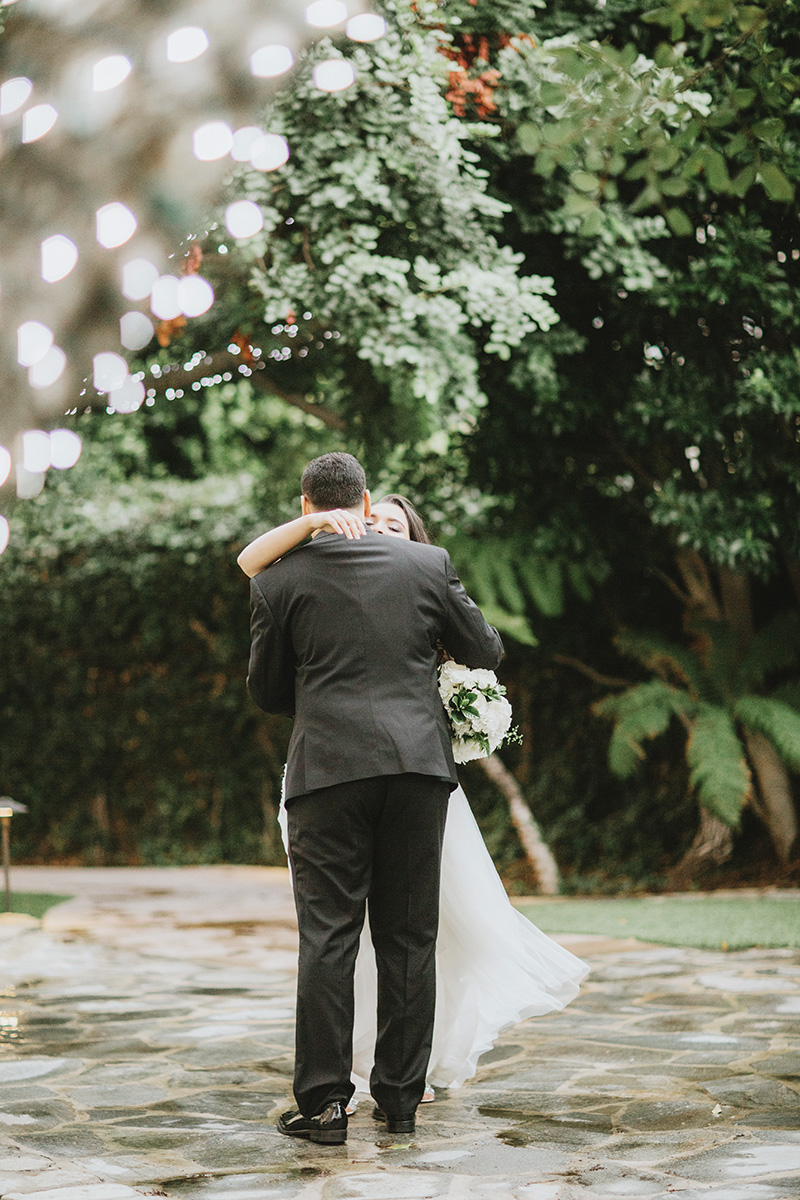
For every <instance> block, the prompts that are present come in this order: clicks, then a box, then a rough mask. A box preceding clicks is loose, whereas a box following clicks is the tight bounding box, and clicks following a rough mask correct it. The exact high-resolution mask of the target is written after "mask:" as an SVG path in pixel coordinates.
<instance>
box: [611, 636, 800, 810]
mask: <svg viewBox="0 0 800 1200" xmlns="http://www.w3.org/2000/svg"><path fill="white" fill-rule="evenodd" d="M700 635H701V637H700V643H699V645H698V648H697V649H696V650H688V649H686V648H684V647H681V646H675V645H673V644H671V643H669V642H666V641H663V640H661V639H659V638H657V637H650V636H649V635H647V634H641V633H625V634H623V635H621V636H620V637H618V638H617V645H618V646H619V649H620V650H622V651H623V653H625V654H628V655H629V656H630V657H632V658H635V659H636V660H637V661H638V662H640V663H641V664H642V665H643V666H644V667H646V668H647V669H648V670H650V671H652V672H653V673H654V675H655V676H656V678H655V679H651V680H649V681H648V682H646V683H638V684H634V685H633V686H631V687H629V688H627V689H626V690H625V691H624V692H622V693H619V694H614V695H610V696H606V697H604V698H603V699H602V700H600V701H599V702H598V703H597V704H595V706H594V710H593V711H594V712H595V713H597V714H598V715H600V716H605V717H611V718H612V719H613V721H614V730H613V733H612V735H611V741H610V744H609V753H608V758H609V766H610V768H611V770H612V771H613V772H614V774H616V775H618V776H620V777H621V778H626V777H627V776H629V775H631V773H632V772H633V771H634V769H635V768H636V766H637V764H638V763H639V761H640V760H641V759H642V758H643V757H644V755H645V748H644V743H645V742H647V741H650V740H652V739H653V738H655V737H657V736H658V735H659V734H661V733H663V732H665V730H666V729H667V727H668V726H669V724H670V723H671V721H672V720H673V718H675V717H677V718H678V719H679V720H680V721H681V722H682V723H683V725H684V727H685V728H686V731H687V742H686V758H687V762H688V764H689V768H690V772H691V774H690V778H691V783H692V787H693V788H694V790H695V793H696V795H697V798H698V800H699V802H700V803H701V804H702V805H703V807H704V808H706V809H708V811H709V812H711V813H713V814H714V815H715V816H717V817H719V819H720V820H721V821H723V822H724V824H725V825H727V826H729V827H731V828H735V827H736V826H737V825H738V823H739V818H740V815H741V812H742V809H743V808H744V806H745V804H746V803H747V802H748V800H750V799H751V797H752V777H751V771H750V765H749V763H748V754H747V746H746V740H747V736H748V734H760V735H762V736H763V737H765V738H767V739H768V741H769V742H770V743H771V744H772V746H773V747H774V749H775V751H776V752H777V754H778V756H779V758H780V759H781V760H782V762H783V763H784V764H785V766H786V767H787V768H788V769H789V770H791V771H796V772H800V711H798V710H799V709H800V681H798V680H796V679H791V680H784V681H783V682H782V684H781V686H780V687H779V688H776V689H775V690H774V693H773V694H772V695H769V696H768V695H764V694H763V691H764V690H765V689H766V685H767V682H768V680H769V679H770V677H774V676H775V675H776V674H779V673H784V674H786V673H787V672H790V671H793V670H795V669H796V668H797V666H798V664H800V614H798V613H796V612H792V613H788V614H781V615H780V616H778V617H776V618H775V619H774V620H773V621H772V622H770V624H769V625H767V626H765V627H764V628H763V629H761V630H760V631H759V633H758V634H756V636H755V637H754V638H753V639H752V640H751V642H750V644H749V646H748V647H747V650H746V652H744V653H739V652H738V650H737V646H736V643H735V639H734V638H733V637H732V635H731V631H730V627H729V626H727V625H722V624H720V625H716V624H713V623H710V622H709V623H705V624H704V625H703V626H702V627H701V628H700Z"/></svg>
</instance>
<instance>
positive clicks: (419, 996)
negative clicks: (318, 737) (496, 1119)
mask: <svg viewBox="0 0 800 1200" xmlns="http://www.w3.org/2000/svg"><path fill="white" fill-rule="evenodd" d="M450 789H451V784H450V782H449V781H448V780H443V779H438V778H436V777H434V776H429V775H414V774H404V775H381V776H375V777H374V778H370V779H357V780H354V781H352V782H348V783H342V784H336V785H335V786H333V787H327V788H320V789H319V790H317V791H314V792H309V793H308V794H306V795H304V796H295V797H293V798H292V799H290V800H289V801H288V803H287V816H288V826H289V858H290V861H291V866H292V879H293V884H294V895H295V905H296V908H297V923H298V928H299V931H300V954H299V962H298V980H297V1024H296V1031H295V1075H294V1094H295V1099H296V1101H297V1105H298V1108H299V1109H300V1111H301V1112H302V1113H303V1115H304V1116H307V1117H311V1116H314V1115H316V1114H317V1113H318V1112H320V1111H321V1110H322V1109H323V1108H324V1107H325V1105H326V1104H327V1103H328V1102H330V1101H331V1100H341V1101H343V1102H345V1103H346V1102H347V1101H348V1100H349V1099H350V1097H351V1096H352V1094H353V1090H354V1087H353V1083H352V1082H351V1079H350V1072H351V1068H352V1057H353V1012H354V1000H353V975H354V971H355V962H356V955H357V954H358V944H359V939H360V936H361V930H362V927H363V924H364V917H365V910H366V905H367V903H369V924H370V931H371V935H372V942H373V945H374V947H375V959H376V963H377V968H378V1034H377V1039H376V1044H375V1066H374V1068H373V1072H372V1076H371V1079H370V1090H371V1091H372V1094H373V1096H374V1098H375V1100H376V1101H377V1103H378V1104H380V1106H381V1107H382V1108H383V1110H384V1111H385V1112H388V1113H390V1114H394V1113H401V1112H413V1110H414V1109H416V1107H417V1105H418V1104H419V1101H420V1100H421V1098H422V1093H423V1091H424V1088H425V1072H426V1070H427V1066H428V1059H429V1057H430V1051H431V1042H432V1038H433V1018H434V1009H435V1003H436V957H435V952H436V934H437V931H438V926H439V874H440V866H441V856H442V839H443V837H444V825H445V818H446V816H447V801H448V798H449V795H450Z"/></svg>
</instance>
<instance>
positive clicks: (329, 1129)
mask: <svg viewBox="0 0 800 1200" xmlns="http://www.w3.org/2000/svg"><path fill="white" fill-rule="evenodd" d="M277 1129H278V1133H285V1134H286V1136H287V1137H301V1138H308V1140H309V1141H310V1142H322V1143H323V1144H324V1145H326V1146H341V1145H342V1143H343V1142H346V1141H347V1113H346V1112H345V1111H344V1105H343V1104H341V1103H340V1102H339V1101H338V1100H332V1101H331V1103H330V1104H327V1105H326V1106H325V1108H323V1110H322V1112H320V1113H317V1115H316V1116H315V1117H304V1116H303V1114H302V1113H301V1112H298V1111H297V1109H296V1108H292V1109H290V1110H289V1112H285V1113H282V1114H281V1115H280V1116H279V1117H278V1125H277Z"/></svg>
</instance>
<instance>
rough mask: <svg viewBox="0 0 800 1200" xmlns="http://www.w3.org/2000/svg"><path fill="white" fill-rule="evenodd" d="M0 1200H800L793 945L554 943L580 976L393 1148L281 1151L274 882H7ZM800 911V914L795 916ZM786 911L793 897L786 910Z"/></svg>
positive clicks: (282, 927)
mask: <svg viewBox="0 0 800 1200" xmlns="http://www.w3.org/2000/svg"><path fill="white" fill-rule="evenodd" d="M13 883H14V886H15V888H18V889H19V890H20V891H49V892H59V893H62V894H71V895H73V896H75V899H74V900H71V901H69V902H68V903H66V904H63V905H60V906H59V907H57V908H55V909H51V910H50V912H49V913H48V914H47V915H46V917H45V920H44V922H43V923H42V925H40V924H39V923H37V922H34V921H32V920H29V919H25V918H19V917H5V918H3V917H0V1197H2V1200H137V1197H140V1196H142V1195H149V1196H154V1195H156V1196H168V1197H175V1198H185V1200H294V1198H297V1200H384V1198H392V1200H394V1198H396V1200H428V1198H434V1197H448V1198H451V1200H595V1198H596V1200H639V1198H641V1200H645V1198H647V1200H668V1198H670V1200H671V1198H672V1197H679V1198H680V1200H700V1198H701V1197H702V1198H706V1197H712V1198H716V1200H789V1198H790V1197H793V1198H795V1200H797V1198H798V1197H800V955H798V954H797V953H796V952H793V951H780V950H771V951H756V950H754V951H746V952H737V953H723V952H718V953H716V952H704V951H698V950H682V949H672V948H667V947H657V946H647V945H642V944H641V943H636V942H632V941H629V942H612V941H606V940H603V939H601V938H585V939H576V938H575V937H572V938H570V939H566V938H565V939H563V940H564V942H565V944H569V945H570V947H571V948H573V949H575V950H576V952H578V953H580V954H581V955H582V956H583V957H585V958H587V959H588V961H590V963H591V965H592V974H591V975H590V977H589V979H588V980H587V982H586V985H585V987H584V990H583V991H582V993H581V995H580V997H579V998H578V999H577V1000H576V1001H575V1002H574V1003H573V1004H572V1005H571V1006H570V1007H569V1008H567V1009H566V1010H565V1011H564V1012H563V1013H560V1014H555V1015H552V1016H549V1017H545V1018H539V1019H536V1020H532V1021H528V1022H525V1023H523V1024H521V1025H517V1026H515V1027H514V1028H512V1029H510V1030H508V1031H507V1032H506V1033H504V1034H503V1035H502V1036H501V1037H500V1039H499V1040H498V1042H497V1044H496V1046H495V1049H494V1050H493V1051H492V1052H490V1053H489V1054H488V1055H486V1056H485V1057H484V1058H483V1059H482V1060H481V1066H480V1069H479V1071H478V1075H477V1077H476V1078H475V1079H474V1080H473V1081H472V1082H471V1083H469V1084H467V1085H465V1086H464V1087H463V1088H461V1089H460V1090H458V1091H454V1092H452V1093H451V1094H450V1095H446V1094H443V1093H442V1094H440V1095H439V1096H438V1097H437V1100H436V1102H435V1103H434V1104H432V1105H428V1106H424V1107H423V1108H421V1109H420V1113H419V1119H418V1123H417V1124H418V1128H417V1134H416V1136H415V1137H413V1138H402V1139H398V1138H389V1137H387V1136H386V1135H385V1133H383V1131H382V1127H381V1126H380V1125H376V1124H375V1123H374V1122H373V1121H372V1119H371V1117H370V1108H371V1106H370V1104H369V1101H368V1100H367V1099H366V1098H364V1099H362V1102H361V1105H360V1107H359V1109H358V1111H357V1113H356V1115H355V1116H354V1117H353V1118H352V1120H351V1123H350V1131H349V1137H348V1142H347V1144H346V1146H342V1147H317V1146H312V1145H310V1144H308V1143H299V1144H298V1143H297V1142H296V1141H294V1140H290V1139H288V1138H284V1137H281V1136H280V1135H279V1134H278V1133H277V1132H276V1131H275V1128H274V1120H275V1117H276V1115H277V1114H278V1113H279V1112H280V1111H281V1110H282V1109H283V1108H285V1107H287V1106H288V1105H289V1103H290V1100H291V1070H292V1038H293V1027H292V1005H293V994H294V982H295V977H294V954H295V946H296V932H295V927H294V919H293V907H292V903H291V895H290V890H289V884H288V878H287V873H286V872H285V871H283V870H280V869H277V868H254V867H190V868H165V869H156V868H153V869H149V868H148V869H138V868H108V869H106V868H97V869H94V870H79V869H55V868H16V869H15V871H14V877H13ZM789 902H792V903H793V901H789ZM797 911H798V918H799V919H800V903H798V910H797Z"/></svg>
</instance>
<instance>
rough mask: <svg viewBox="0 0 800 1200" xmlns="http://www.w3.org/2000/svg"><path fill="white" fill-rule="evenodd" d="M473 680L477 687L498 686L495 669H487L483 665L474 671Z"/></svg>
mask: <svg viewBox="0 0 800 1200" xmlns="http://www.w3.org/2000/svg"><path fill="white" fill-rule="evenodd" d="M471 674H472V681H473V683H474V685H475V687H479V688H494V687H497V676H496V675H495V673H494V671H485V670H483V668H481V667H476V668H475V669H474V670H473V671H472V672H471Z"/></svg>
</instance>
